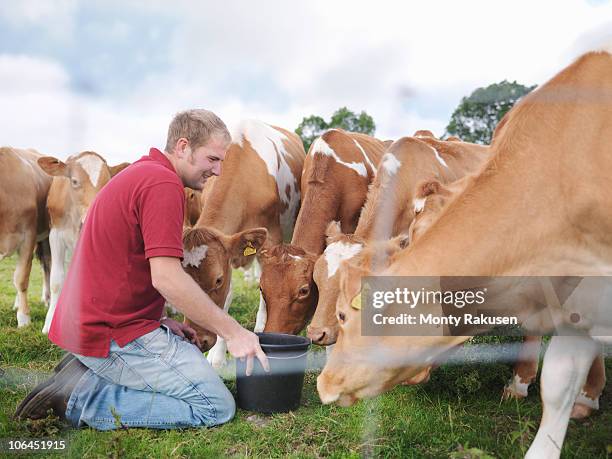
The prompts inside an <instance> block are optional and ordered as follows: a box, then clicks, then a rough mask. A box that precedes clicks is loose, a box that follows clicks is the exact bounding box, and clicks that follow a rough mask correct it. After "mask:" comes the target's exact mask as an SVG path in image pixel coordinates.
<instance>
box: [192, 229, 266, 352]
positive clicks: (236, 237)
mask: <svg viewBox="0 0 612 459" xmlns="http://www.w3.org/2000/svg"><path fill="white" fill-rule="evenodd" d="M267 235H268V231H267V230H266V229H265V228H255V229H249V230H246V231H241V232H239V233H236V234H233V235H226V234H223V233H222V232H220V231H217V230H215V229H212V228H206V227H195V228H187V229H185V230H184V232H183V248H184V254H183V262H182V263H183V268H184V269H185V271H186V272H187V273H188V274H189V275H190V276H191V277H192V278H193V279H194V280H195V281H196V283H197V284H198V285H199V286H200V288H202V290H204V291H205V292H206V293H207V294H208V296H210V298H211V299H212V300H213V302H214V303H215V304H216V305H217V306H219V307H223V305H224V304H225V299H226V297H227V295H228V293H229V288H230V281H231V276H232V270H231V267H232V266H234V267H239V266H243V265H244V264H246V263H247V262H248V261H249V259H250V258H253V257H254V256H255V254H256V253H257V251H258V250H259V249H260V248H261V246H262V245H263V244H264V242H265V240H266V237H267ZM185 323H188V324H189V325H190V326H191V327H193V328H194V329H195V330H196V332H197V333H198V337H199V338H200V342H201V344H202V351H207V350H208V349H210V348H211V347H212V346H213V345H214V344H215V342H216V340H217V336H216V335H215V334H214V333H211V332H210V331H208V330H206V329H205V328H203V327H201V326H199V325H197V324H195V323H193V322H191V321H190V320H189V319H188V318H186V319H185Z"/></svg>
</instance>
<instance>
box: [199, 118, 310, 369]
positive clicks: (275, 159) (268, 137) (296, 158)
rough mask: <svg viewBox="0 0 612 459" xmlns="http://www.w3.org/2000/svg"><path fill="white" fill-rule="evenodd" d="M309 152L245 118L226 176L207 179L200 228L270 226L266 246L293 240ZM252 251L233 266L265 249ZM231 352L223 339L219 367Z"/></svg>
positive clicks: (217, 350)
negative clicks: (305, 162) (301, 182)
mask: <svg viewBox="0 0 612 459" xmlns="http://www.w3.org/2000/svg"><path fill="white" fill-rule="evenodd" d="M305 156H306V154H305V152H304V147H303V144H302V141H301V139H300V138H299V137H298V136H297V135H296V134H294V133H293V132H290V131H287V130H285V129H282V128H279V127H276V126H271V125H268V124H266V123H263V122H261V121H256V120H245V121H242V122H241V123H240V124H239V125H238V126H237V128H236V129H235V130H234V132H233V133H232V144H231V145H230V147H229V149H228V151H227V154H226V156H225V160H224V161H223V169H222V172H221V175H220V176H218V177H212V178H210V179H209V180H208V181H207V182H206V185H205V187H204V190H203V192H202V203H203V204H202V213H201V215H200V218H199V219H198V222H197V223H196V228H198V227H206V228H209V229H213V230H217V231H219V232H221V233H222V234H225V235H235V234H238V233H240V232H241V231H245V230H247V229H249V228H265V229H266V230H267V234H268V235H267V239H266V243H265V246H268V245H276V244H280V243H281V242H283V241H288V240H289V239H290V238H291V235H292V233H293V226H294V224H295V220H296V217H297V214H298V211H299V207H300V180H301V176H302V166H303V164H304V158H305ZM247 252H248V256H247V255H245V257H243V258H241V259H240V260H238V262H237V263H233V266H234V267H243V266H247V265H249V264H250V263H252V262H253V261H254V260H255V259H256V258H257V256H258V255H259V254H260V253H261V250H259V249H258V248H256V247H253V248H249V250H248V251H247ZM200 285H203V284H200ZM228 292H230V293H229V294H228V295H226V296H225V297H224V298H223V300H222V301H221V300H220V299H219V301H221V303H220V305H224V308H225V310H227V309H228V308H229V305H230V303H231V296H230V295H231V286H230V287H228ZM226 350H227V347H226V344H225V341H224V340H223V339H218V340H217V343H216V345H215V346H214V347H213V349H211V351H210V352H209V354H208V359H209V361H210V362H211V364H212V365H213V366H214V367H215V368H219V367H220V366H222V365H223V363H224V362H225V355H226Z"/></svg>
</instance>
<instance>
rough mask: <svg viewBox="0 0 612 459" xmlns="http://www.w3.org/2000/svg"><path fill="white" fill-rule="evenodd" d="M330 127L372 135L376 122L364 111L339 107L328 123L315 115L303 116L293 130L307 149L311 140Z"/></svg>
mask: <svg viewBox="0 0 612 459" xmlns="http://www.w3.org/2000/svg"><path fill="white" fill-rule="evenodd" d="M331 128H340V129H344V130H346V131H351V132H361V133H363V134H368V135H374V132H375V131H376V124H375V123H374V120H373V119H372V117H371V116H370V115H368V114H367V113H366V112H365V111H362V112H361V113H360V114H359V115H357V114H355V113H354V112H352V111H351V110H349V109H348V108H346V107H341V108H339V109H338V110H336V111H335V112H334V114H333V115H332V117H331V119H330V121H329V123H328V122H326V121H325V120H324V119H323V118H321V117H320V116H317V115H311V116H308V117H306V118H303V119H302V122H301V123H300V124H299V126H298V127H297V129H296V130H295V132H296V134H297V135H299V136H300V137H301V138H302V142H303V143H304V149H305V150H306V151H308V149H309V148H310V145H311V144H312V142H314V140H315V139H316V138H317V137H319V136H320V135H321V134H323V133H324V132H325V131H326V130H328V129H331Z"/></svg>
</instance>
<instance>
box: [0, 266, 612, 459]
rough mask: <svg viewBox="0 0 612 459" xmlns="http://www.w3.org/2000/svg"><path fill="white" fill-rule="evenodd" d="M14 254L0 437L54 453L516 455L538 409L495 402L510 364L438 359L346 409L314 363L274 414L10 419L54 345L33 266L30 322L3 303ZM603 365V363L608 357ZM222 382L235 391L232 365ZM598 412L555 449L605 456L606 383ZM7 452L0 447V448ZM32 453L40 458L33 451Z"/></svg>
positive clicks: (239, 313)
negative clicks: (428, 375) (167, 425)
mask: <svg viewBox="0 0 612 459" xmlns="http://www.w3.org/2000/svg"><path fill="white" fill-rule="evenodd" d="M14 262H15V261H14V259H13V258H9V259H6V260H3V261H1V262H0V354H1V357H0V359H1V360H0V366H1V367H2V369H3V370H4V372H5V373H4V376H3V377H0V439H3V438H4V439H6V438H35V437H53V438H59V437H62V438H66V439H68V441H69V448H68V450H67V451H66V452H64V453H63V455H67V456H69V457H75V458H77V457H78V458H81V457H84V458H90V457H111V458H144V457H162V458H167V457H189V458H191V457H228V456H240V457H242V456H258V457H287V456H290V457H321V456H325V457H328V456H329V457H360V456H366V457H415V458H417V457H418V458H455V459H456V458H489V457H498V458H514V457H522V456H523V454H524V453H525V451H526V449H527V447H528V446H529V444H530V443H531V440H532V439H533V436H534V434H535V431H536V430H537V426H538V422H539V418H540V414H541V411H540V403H539V394H538V388H537V387H532V388H531V389H530V395H529V397H528V398H527V399H525V400H522V401H519V402H517V401H508V402H500V394H501V391H502V387H503V384H504V382H505V381H506V380H507V378H508V377H509V375H510V369H509V367H508V366H507V365H503V364H496V363H492V364H487V365H462V366H444V367H442V368H440V369H438V370H437V371H436V372H435V373H434V375H433V377H432V379H431V381H430V382H429V383H427V384H425V385H422V386H412V387H405V386H402V387H397V388H395V389H394V390H393V391H391V392H389V393H387V394H385V395H383V396H381V397H378V398H377V399H374V400H368V401H365V402H361V403H358V404H356V405H355V406H353V407H351V408H339V407H336V406H323V405H321V403H320V401H319V398H318V396H317V393H316V376H317V372H316V370H309V372H308V373H307V375H306V380H305V387H304V392H303V399H302V406H301V407H300V408H299V410H297V411H295V412H291V413H287V414H278V415H273V416H263V415H257V416H253V413H250V412H245V411H242V410H238V413H237V415H236V418H235V419H234V420H233V421H232V422H230V423H228V424H226V425H224V426H221V427H217V428H213V429H190V430H184V431H148V430H138V429H131V430H121V431H115V432H96V431H93V430H90V429H81V430H73V429H69V428H66V427H64V426H62V425H61V424H59V423H58V422H57V421H53V420H45V421H41V422H35V423H30V422H15V421H13V420H12V419H11V415H12V414H13V412H14V410H15V408H16V406H17V404H18V403H19V401H20V400H21V399H22V398H23V397H24V396H25V394H26V392H27V391H28V390H29V389H30V388H32V387H33V386H34V385H35V384H36V383H37V382H39V381H40V380H42V379H43V378H46V377H47V376H48V375H49V373H50V372H51V370H52V368H53V367H54V366H55V365H56V364H57V362H58V361H59V359H60V358H61V356H62V351H61V350H60V349H59V348H57V347H55V346H54V345H52V344H51V343H50V342H49V341H48V340H47V338H46V336H44V335H42V334H41V333H40V330H41V328H42V325H43V322H44V315H45V312H46V310H45V308H44V306H43V305H42V303H41V302H40V292H41V274H40V268H39V266H38V265H35V267H34V268H33V271H32V281H31V288H30V293H29V298H30V301H31V305H32V318H33V324H32V326H30V327H28V328H25V329H19V330H18V329H17V321H16V319H15V313H14V312H13V311H12V305H13V301H14V294H15V291H14V288H13V285H12V282H11V279H12V273H13V267H14ZM234 276H235V281H236V284H237V285H238V292H237V294H235V295H234V303H233V305H232V313H233V315H234V316H235V317H236V318H237V319H238V320H239V321H240V322H241V323H242V324H244V325H245V326H248V327H250V328H251V329H252V327H253V325H254V320H255V312H256V307H257V301H258V295H257V288H256V287H250V288H249V287H247V286H246V285H245V284H244V282H243V281H242V277H241V276H242V275H241V274H240V273H235V275H234ZM606 364H607V369H608V374H612V373H610V369H611V367H612V363H611V359H610V358H608V360H607V362H606ZM225 376H226V377H227V379H226V383H227V385H228V386H229V387H230V388H231V390H232V391H234V381H233V378H232V376H231V371H226V372H225ZM600 405H601V406H600V407H601V409H600V411H599V412H597V413H596V414H595V415H594V416H592V418H590V419H588V420H585V421H580V422H577V421H571V422H570V426H569V429H568V435H567V438H566V441H565V445H564V449H563V452H562V457H568V458H569V457H572V458H573V457H576V458H595V457H601V458H605V457H612V396H611V394H610V384H608V385H607V387H606V390H605V391H604V395H603V397H602V399H601V401H600ZM5 454H7V453H6V452H5V451H4V452H3V451H0V456H2V457H8V456H4V455H5ZM36 457H41V456H40V455H37V456H36Z"/></svg>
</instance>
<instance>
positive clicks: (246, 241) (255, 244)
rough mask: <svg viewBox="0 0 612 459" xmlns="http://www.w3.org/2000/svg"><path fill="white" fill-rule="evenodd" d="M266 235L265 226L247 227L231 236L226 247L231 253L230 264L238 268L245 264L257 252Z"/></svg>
mask: <svg viewBox="0 0 612 459" xmlns="http://www.w3.org/2000/svg"><path fill="white" fill-rule="evenodd" d="M267 237H268V230H267V229H265V228H254V229H248V230H245V231H241V232H240V233H236V234H234V235H233V236H231V237H230V239H229V242H228V249H229V251H230V254H231V259H232V266H233V267H234V268H240V267H241V266H245V265H247V264H248V263H249V262H250V261H251V260H253V258H255V256H256V255H257V254H258V253H259V251H260V250H261V248H262V247H263V245H264V243H265V242H266V238H267Z"/></svg>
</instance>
